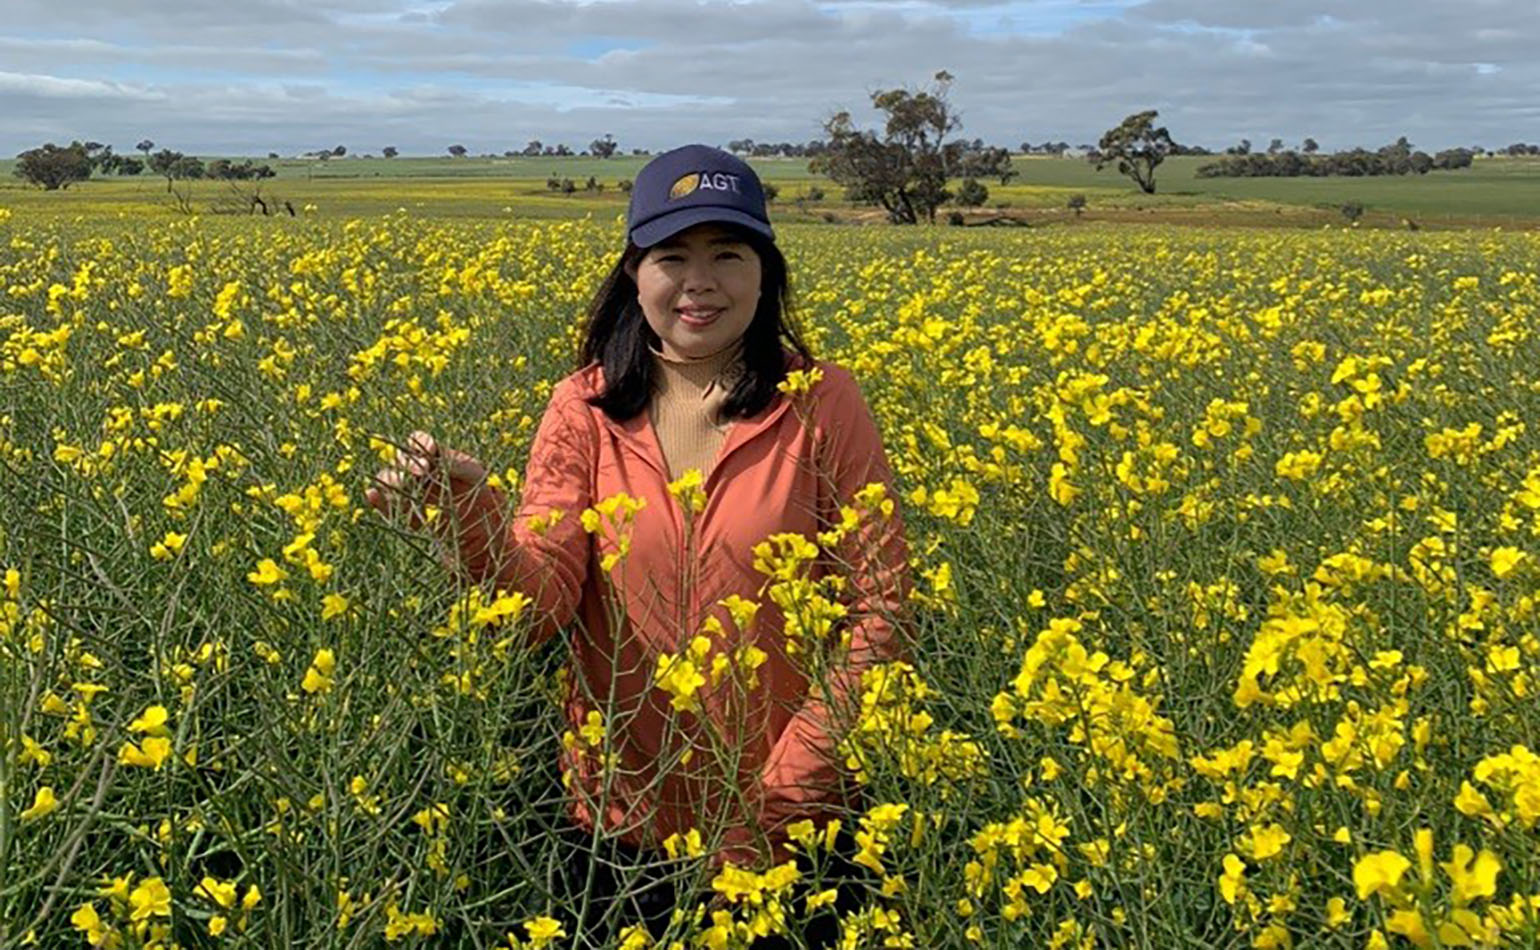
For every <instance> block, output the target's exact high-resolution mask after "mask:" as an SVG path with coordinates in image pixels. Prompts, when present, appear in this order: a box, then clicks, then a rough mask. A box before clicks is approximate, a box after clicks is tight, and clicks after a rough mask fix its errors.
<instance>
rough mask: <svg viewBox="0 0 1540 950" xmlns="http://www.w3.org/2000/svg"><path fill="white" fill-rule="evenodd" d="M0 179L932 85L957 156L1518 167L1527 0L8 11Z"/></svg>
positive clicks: (658, 144)
mask: <svg viewBox="0 0 1540 950" xmlns="http://www.w3.org/2000/svg"><path fill="white" fill-rule="evenodd" d="M4 8H5V16H4V17H3V22H0V155H14V154H15V153H16V152H19V151H21V150H23V149H26V148H31V147H34V146H36V145H39V144H42V143H43V142H45V141H53V142H57V143H59V144H64V143H66V142H68V141H70V140H72V139H80V140H83V141H84V140H96V141H99V142H106V143H110V144H112V145H114V146H115V148H116V150H117V151H119V152H131V151H132V150H133V148H134V146H135V144H136V143H137V142H139V141H140V140H141V139H146V138H147V139H150V140H152V141H153V142H155V143H156V144H157V146H158V147H169V148H173V149H176V150H178V151H183V152H187V153H191V154H201V155H220V154H223V155H257V156H261V155H266V154H268V153H269V152H277V153H279V154H282V155H292V154H297V153H299V152H302V151H310V150H314V149H319V148H332V147H334V146H337V145H342V146H344V147H346V148H347V149H348V150H349V152H350V153H358V154H363V153H376V154H377V153H378V152H379V150H380V149H382V148H384V147H385V146H387V145H393V146H395V147H396V148H398V149H399V150H400V151H401V153H402V154H407V155H430V154H432V155H442V154H444V152H445V149H446V148H447V147H448V146H449V145H451V144H462V145H464V146H465V147H466V148H467V149H469V150H470V151H471V152H472V153H473V154H482V153H486V152H492V153H497V154H501V153H502V152H503V151H505V150H507V149H514V150H518V149H522V148H523V147H524V146H525V144H526V143H527V142H529V141H530V140H531V139H538V140H540V141H542V142H544V143H546V144H553V143H557V142H563V143H566V144H567V145H569V146H570V147H571V148H572V149H573V150H574V151H577V150H581V149H583V148H585V147H587V145H588V143H590V142H592V141H593V140H594V139H596V138H599V137H601V136H603V135H605V134H606V133H608V134H610V135H612V136H613V137H614V138H615V140H616V141H617V142H618V143H619V145H620V148H621V149H622V150H623V151H629V150H630V149H633V148H645V149H649V150H652V151H660V150H663V149H667V148H670V147H673V146H676V145H681V144H685V143H688V142H705V143H707V144H713V145H726V143H728V142H729V141H732V140H735V139H743V138H749V139H753V140H754V141H756V142H783V141H790V142H807V141H809V140H811V139H815V138H819V137H821V135H822V123H823V121H824V120H825V119H827V118H828V117H829V116H830V115H831V114H833V113H835V112H838V111H841V110H845V111H849V112H850V113H851V115H852V116H853V117H854V118H855V119H856V120H857V122H858V123H859V124H861V125H862V126H864V127H869V128H874V127H876V125H877V118H878V117H877V115H876V113H875V112H873V111H872V109H871V93H872V92H874V91H876V90H879V89H891V88H896V87H905V88H909V89H919V88H922V87H924V86H926V85H927V84H928V83H929V82H930V81H931V79H932V77H933V75H934V74H935V73H936V72H937V71H938V70H943V69H944V70H947V71H948V72H950V73H951V74H952V75H953V77H954V79H953V80H952V83H951V86H950V92H949V98H950V101H951V103H952V105H953V107H954V108H955V109H956V110H957V112H958V114H959V116H960V118H961V120H962V128H961V130H960V132H959V133H958V134H959V135H961V136H962V137H964V138H969V139H972V138H975V137H977V138H982V139H983V140H985V141H986V142H988V143H990V144H994V145H1007V146H1010V147H1011V148H1013V149H1014V148H1017V147H1019V145H1020V144H1021V143H1022V142H1027V141H1029V142H1033V143H1040V142H1043V141H1045V140H1053V141H1060V140H1062V141H1067V142H1069V143H1070V144H1072V145H1074V144H1080V143H1094V142H1095V141H1096V139H1097V138H1099V137H1100V135H1101V133H1102V132H1103V131H1105V130H1106V129H1108V128H1110V127H1112V126H1115V125H1117V124H1118V122H1119V121H1120V120H1121V119H1122V118H1123V117H1124V116H1126V115H1128V114H1130V113H1133V112H1137V111H1141V110H1144V109H1157V110H1159V113H1160V117H1159V122H1160V124H1163V125H1165V126H1166V127H1167V128H1168V129H1169V130H1170V132H1171V134H1172V136H1173V137H1174V138H1175V139H1176V140H1177V141H1178V142H1181V143H1184V144H1193V145H1206V146H1208V147H1210V148H1215V149H1219V148H1224V147H1226V146H1228V145H1231V144H1234V143H1236V142H1238V141H1239V140H1240V139H1242V138H1246V139H1249V140H1251V142H1252V143H1253V144H1254V145H1255V146H1257V147H1265V146H1266V145H1267V143H1268V142H1269V141H1270V140H1271V139H1272V138H1274V137H1278V138H1281V139H1283V140H1284V141H1285V143H1287V144H1289V145H1296V144H1297V143H1299V142H1300V141H1301V140H1302V139H1303V138H1305V137H1306V136H1310V137H1313V138H1315V139H1316V141H1317V142H1318V143H1320V145H1321V147H1322V148H1324V149H1337V148H1349V147H1353V146H1358V145H1361V146H1365V147H1370V148H1372V147H1377V146H1379V145H1382V144H1385V143H1386V142H1389V141H1393V140H1394V139H1395V138H1396V137H1397V136H1400V135H1406V136H1407V137H1408V138H1410V139H1411V141H1412V143H1413V144H1414V145H1415V146H1417V147H1420V148H1424V149H1427V150H1429V151H1434V150H1436V149H1439V148H1447V147H1451V146H1457V145H1466V146H1471V145H1483V146H1486V147H1493V148H1496V147H1501V146H1503V145H1507V144H1509V143H1510V142H1516V141H1529V142H1540V55H1537V53H1536V51H1537V50H1540V0H1439V2H1435V0H1267V2H1260V0H1021V2H986V0H736V2H697V0H154V2H146V0H71V2H70V3H68V4H67V5H65V7H63V8H62V9H63V11H64V12H63V13H62V14H61V12H60V10H61V8H60V7H59V6H58V3H57V0H5V3H4Z"/></svg>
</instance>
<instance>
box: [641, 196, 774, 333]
mask: <svg viewBox="0 0 1540 950" xmlns="http://www.w3.org/2000/svg"><path fill="white" fill-rule="evenodd" d="M626 273H628V274H630V275H631V279H632V280H634V281H635V282H636V296H637V301H638V302H639V303H640V304H641V307H642V314H643V316H645V317H646V318H647V323H648V325H649V326H651V327H652V330H653V332H654V333H656V334H657V335H658V338H659V339H660V340H661V341H662V348H663V355H664V356H668V357H672V358H675V359H697V358H700V357H703V356H710V355H711V354H713V353H717V352H720V351H721V350H724V349H726V348H727V347H729V346H731V345H732V344H734V343H736V342H738V339H739V338H740V337H742V336H743V334H744V331H746V330H747V329H748V328H749V324H750V323H752V322H753V321H754V311H755V309H756V308H757V307H758V306H759V290H760V287H759V284H760V261H759V255H758V254H756V253H755V252H754V249H753V248H752V247H750V246H749V245H748V244H747V243H746V242H744V241H743V240H741V239H740V238H738V237H736V236H735V235H734V232H733V231H732V230H731V229H729V228H726V227H724V226H722V225H719V224H710V223H707V224H697V225H695V226H694V227H692V228H686V229H685V230H683V231H680V232H679V233H678V234H675V235H674V236H673V237H670V238H668V239H666V240H663V241H660V242H659V243H657V244H654V245H653V246H652V247H649V248H648V249H647V252H646V253H645V254H644V255H643V256H642V258H641V260H640V261H638V262H636V263H633V264H628V265H627V266H626Z"/></svg>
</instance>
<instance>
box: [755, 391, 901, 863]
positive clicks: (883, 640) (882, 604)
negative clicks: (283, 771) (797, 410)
mask: <svg viewBox="0 0 1540 950" xmlns="http://www.w3.org/2000/svg"><path fill="white" fill-rule="evenodd" d="M824 373H825V377H826V378H825V380H824V382H823V383H821V384H820V386H819V387H818V388H816V389H815V390H814V391H813V395H814V397H815V398H816V399H817V400H818V402H817V404H816V405H817V408H815V410H814V412H813V417H814V419H815V420H817V422H816V424H817V427H818V431H817V432H815V438H816V440H817V443H818V445H819V451H818V452H817V453H816V456H817V458H818V461H819V466H820V473H819V474H820V477H819V481H820V484H821V488H820V491H819V499H818V503H819V507H820V512H821V513H820V520H823V519H824V518H832V519H835V520H837V519H838V516H839V510H840V507H841V506H842V505H850V504H853V500H854V497H855V495H856V493H857V492H859V491H860V490H861V489H862V488H864V487H865V486H866V485H867V484H868V483H870V482H881V483H883V484H884V485H885V486H886V489H887V497H888V498H890V499H893V502H894V504H893V508H892V511H891V513H890V514H888V515H887V516H883V515H882V514H881V512H880V511H875V512H871V513H869V514H863V515H862V520H861V523H860V525H859V526H858V527H857V528H855V529H853V530H851V531H850V532H849V533H848V534H847V535H846V536H845V538H844V539H843V541H842V542H841V543H840V544H839V545H837V546H836V547H835V549H834V550H833V551H831V552H827V553H828V555H829V556H830V560H832V562H833V565H832V570H834V571H836V572H838V573H839V574H840V575H842V576H843V577H844V578H845V582H846V588H845V591H844V592H843V593H842V594H841V603H843V604H844V605H845V608H846V615H845V618H844V620H843V623H844V624H845V625H846V627H845V630H846V632H848V634H849V636H850V649H849V652H848V653H847V654H845V655H843V656H841V655H840V654H839V653H838V652H836V653H835V654H834V660H835V663H834V665H833V667H832V668H831V669H830V670H829V679H828V682H827V683H826V684H819V683H810V684H809V687H808V696H807V699H806V700H805V701H804V703H803V705H802V706H801V708H800V709H798V710H797V712H796V713H795V714H794V715H793V717H792V719H791V721H790V722H789V723H788V724H787V726H786V729H785V731H783V732H782V733H781V735H780V737H779V738H778V739H777V740H776V743H775V746H774V747H773V748H772V749H771V752H770V757H769V759H768V760H767V762H766V764H765V767H764V769H763V771H762V772H761V776H760V777H761V784H762V796H763V797H762V800H761V806H760V807H761V811H760V822H759V824H760V827H761V828H762V829H763V830H764V831H766V832H767V833H768V834H769V836H770V838H771V840H772V841H775V840H776V839H777V838H778V837H780V836H779V835H778V832H779V831H780V830H781V829H783V828H784V826H785V825H786V824H787V823H789V822H791V821H795V820H797V819H798V818H799V817H802V816H805V815H806V816H810V815H812V814H816V813H817V812H818V811H819V806H820V805H827V804H828V803H829V802H831V801H832V800H837V797H838V787H839V784H840V768H841V764H842V763H841V757H840V756H839V755H838V753H837V752H836V751H835V750H836V745H837V742H838V736H840V735H842V734H843V733H844V730H846V729H848V727H849V726H850V724H851V723H853V722H854V720H855V717H856V714H857V713H859V711H860V701H861V674H862V672H864V671H865V670H867V669H868V668H870V667H872V666H873V665H875V664H879V663H885V662H889V661H892V660H897V659H904V658H907V657H908V656H909V655H910V652H911V651H910V649H909V647H908V645H907V643H906V640H907V638H908V626H909V624H908V621H907V615H906V611H907V604H908V599H909V592H910V588H911V584H912V582H911V580H910V576H909V549H908V544H907V542H906V541H905V538H904V526H903V518H902V515H901V513H900V511H899V508H898V492H897V488H896V486H895V485H894V481H893V475H892V471H891V469H890V468H889V466H888V461H887V456H886V455H885V453H884V452H883V447H882V436H881V434H880V433H879V432H878V430H877V425H876V423H875V421H874V420H873V418H872V414H871V410H870V409H869V408H868V407H867V404H866V400H865V399H864V398H863V397H862V395H861V391H860V389H859V387H858V386H857V384H856V382H855V380H854V379H853V378H852V377H851V376H850V374H849V373H848V372H847V371H845V370H844V369H842V368H839V367H834V366H830V365H828V364H825V366H824ZM829 526H830V525H829V524H828V523H827V522H826V523H825V524H823V525H821V526H820V527H821V528H822V529H827V528H828V527H829ZM826 696H827V697H828V701H826V700H825V697H826Z"/></svg>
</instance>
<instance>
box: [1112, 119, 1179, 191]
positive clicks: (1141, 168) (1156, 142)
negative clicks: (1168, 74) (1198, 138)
mask: <svg viewBox="0 0 1540 950" xmlns="http://www.w3.org/2000/svg"><path fill="white" fill-rule="evenodd" d="M1157 115H1159V113H1158V112H1156V111H1155V110H1154V109H1146V110H1145V111H1143V112H1136V113H1134V114H1133V115H1131V116H1129V117H1128V118H1126V119H1124V120H1123V122H1122V124H1121V125H1119V126H1118V127H1117V128H1115V129H1108V130H1107V131H1106V133H1104V134H1103V135H1102V137H1101V141H1100V142H1099V143H1098V144H1097V152H1098V156H1097V159H1096V170H1097V171H1101V170H1102V169H1103V168H1104V167H1106V166H1107V165H1109V164H1111V163H1112V162H1117V166H1118V171H1119V172H1120V173H1122V174H1124V175H1127V176H1128V177H1129V178H1132V179H1133V180H1134V184H1136V185H1138V186H1139V190H1141V191H1143V192H1144V193H1145V194H1147V195H1153V194H1154V193H1155V166H1157V165H1159V164H1160V163H1161V162H1163V161H1165V160H1166V156H1167V155H1169V154H1170V153H1171V151H1172V150H1173V149H1175V148H1176V147H1177V146H1176V143H1175V142H1173V141H1172V140H1171V133H1170V132H1167V131H1166V127H1165V126H1160V127H1158V128H1157V127H1156V126H1155V117H1156V116H1157Z"/></svg>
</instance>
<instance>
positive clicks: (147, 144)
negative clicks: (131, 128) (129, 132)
mask: <svg viewBox="0 0 1540 950" xmlns="http://www.w3.org/2000/svg"><path fill="white" fill-rule="evenodd" d="M134 148H135V149H136V150H138V151H141V152H143V153H144V160H145V161H146V162H148V161H149V160H150V151H151V150H152V149H154V148H155V143H154V142H152V141H150V140H149V139H140V140H139V144H138V145H135V146H134Z"/></svg>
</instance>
